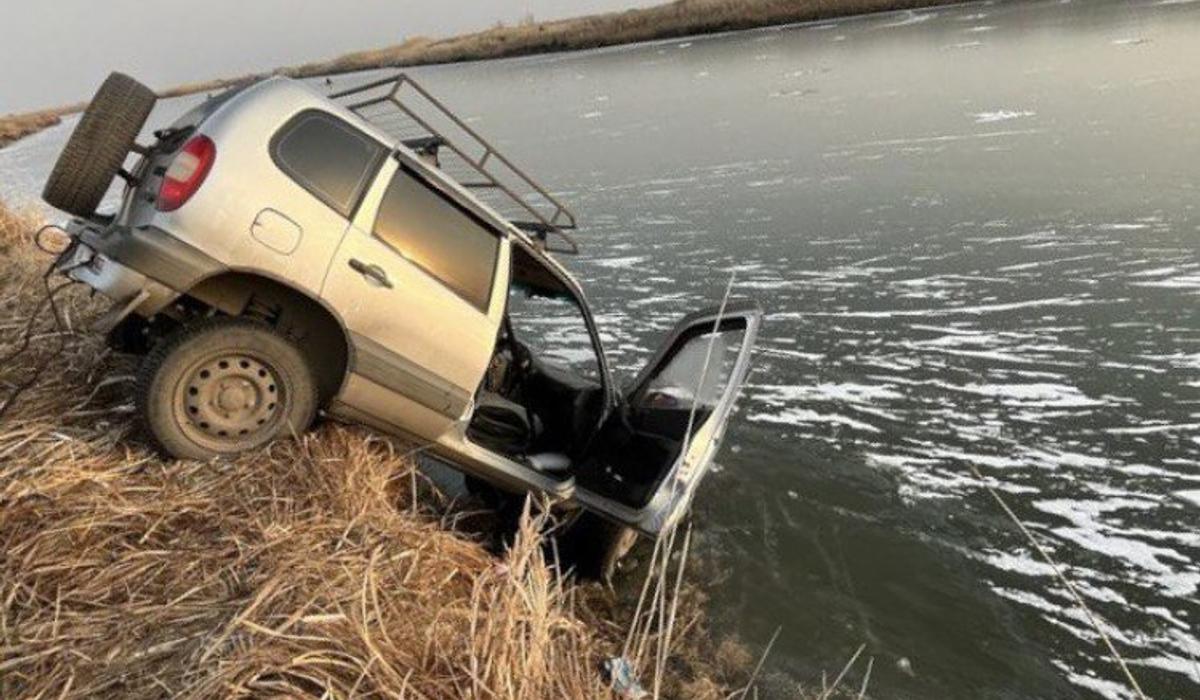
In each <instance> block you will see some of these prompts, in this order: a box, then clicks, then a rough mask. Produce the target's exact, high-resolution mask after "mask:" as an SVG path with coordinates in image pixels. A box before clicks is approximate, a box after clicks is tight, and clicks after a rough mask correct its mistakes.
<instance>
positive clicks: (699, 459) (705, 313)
mask: <svg viewBox="0 0 1200 700" xmlns="http://www.w3.org/2000/svg"><path fill="white" fill-rule="evenodd" d="M762 313H763V312H762V307H760V306H759V305H758V303H757V302H755V301H753V300H738V301H730V302H728V303H726V304H723V305H721V306H715V307H709V308H705V309H701V310H699V311H696V312H694V313H691V314H688V315H687V316H684V317H683V318H682V319H680V321H679V322H678V323H676V325H675V327H674V328H672V329H671V331H670V332H669V333H668V334H667V336H666V337H665V338H664V339H663V341H662V342H661V344H660V345H659V346H658V349H657V350H656V351H655V353H654V355H653V356H652V357H651V359H650V360H649V361H648V362H647V363H646V364H645V365H644V366H643V367H642V369H641V371H640V372H639V373H638V375H637V377H636V378H635V379H634V380H633V382H632V383H631V384H630V385H629V389H628V390H626V391H625V392H624V395H623V397H622V400H623V401H628V400H629V398H630V397H632V396H635V395H637V394H638V393H639V392H640V391H641V389H642V388H644V387H645V386H646V384H647V383H648V382H649V381H650V379H651V378H652V377H654V376H655V375H656V374H657V372H658V369H659V368H660V367H662V365H663V364H664V363H665V362H667V361H668V360H670V359H671V358H672V357H673V356H674V353H673V352H672V350H675V349H676V348H675V346H676V344H677V342H678V341H679V339H680V338H681V337H683V336H684V335H686V334H687V333H688V332H689V331H691V330H692V329H693V328H696V327H701V328H703V327H704V326H705V325H708V326H710V327H711V328H713V329H716V328H717V327H718V326H719V325H720V324H721V323H724V322H726V321H727V320H729V319H734V318H744V319H745V324H746V326H745V333H744V335H743V337H742V343H741V346H740V347H739V349H738V356H737V360H736V361H735V362H734V366H733V368H732V370H731V371H730V376H729V382H728V384H727V385H726V387H725V389H724V391H723V393H722V395H721V398H720V400H719V401H718V402H717V404H716V406H714V407H713V410H712V412H711V413H710V414H709V416H708V419H707V420H706V421H705V423H704V425H702V426H699V427H696V428H694V429H693V430H692V433H691V435H690V436H689V438H690V439H689V440H688V443H687V445H686V449H684V450H681V452H680V454H679V455H678V456H677V457H676V458H675V461H674V462H673V463H672V464H671V466H670V467H669V468H668V469H667V471H666V473H665V474H664V475H663V478H662V480H661V481H660V482H659V484H658V486H657V487H656V488H655V492H654V495H653V496H651V498H650V500H649V501H647V503H646V505H644V506H641V507H639V508H635V507H631V506H627V505H625V504H623V503H620V502H618V501H615V500H613V499H611V498H608V497H606V496H602V495H600V494H598V493H596V492H594V491H591V490H589V489H588V488H586V487H585V486H582V485H579V484H577V485H576V488H575V494H574V497H575V500H576V501H578V502H579V504H580V505H582V506H583V507H584V508H586V509H588V510H590V511H592V512H594V513H596V514H597V515H600V516H602V517H605V518H608V519H610V520H613V521H615V522H619V523H622V524H624V525H627V526H629V527H631V528H634V529H635V530H638V531H639V532H641V533H642V534H645V535H649V536H652V537H657V536H659V535H661V534H662V533H664V532H666V531H667V530H668V529H669V528H670V527H672V526H674V525H675V524H676V523H678V522H679V519H680V518H682V516H683V514H684V513H685V512H687V509H688V506H689V505H690V504H691V502H692V499H693V498H694V497H695V494H696V489H697V487H698V486H699V484H700V482H701V481H702V480H703V479H704V476H705V474H707V472H708V470H709V468H710V467H711V466H712V462H713V458H714V457H715V456H716V452H717V450H718V449H720V445H721V440H722V438H723V437H724V434H725V429H726V427H727V426H728V423H729V418H730V415H731V414H732V412H733V408H734V405H735V404H736V402H737V399H738V396H739V394H740V392H741V388H742V385H743V384H744V383H745V381H746V377H747V376H748V375H749V372H750V363H751V355H752V351H753V348H754V343H755V341H756V339H757V337H758V330H759V328H760V327H761V325H762ZM710 332H711V331H710Z"/></svg>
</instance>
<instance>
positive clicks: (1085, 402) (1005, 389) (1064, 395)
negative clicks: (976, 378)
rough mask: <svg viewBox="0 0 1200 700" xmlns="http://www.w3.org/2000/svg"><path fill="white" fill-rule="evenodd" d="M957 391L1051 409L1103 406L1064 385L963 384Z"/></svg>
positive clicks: (1102, 403) (1101, 402)
mask: <svg viewBox="0 0 1200 700" xmlns="http://www.w3.org/2000/svg"><path fill="white" fill-rule="evenodd" d="M957 389H958V391H963V392H966V393H969V394H978V395H980V396H987V397H994V398H998V399H1000V400H1001V401H1006V402H1016V403H1021V404H1032V405H1036V406H1045V407H1053V408H1067V407H1071V408H1081V407H1088V406H1103V405H1104V402H1103V401H1097V400H1095V399H1093V398H1090V397H1088V396H1087V395H1086V394H1084V393H1083V392H1082V391H1080V390H1079V389H1077V388H1075V387H1073V386H1068V385H1065V384H1049V383H1038V384H965V385H962V386H960V387H957Z"/></svg>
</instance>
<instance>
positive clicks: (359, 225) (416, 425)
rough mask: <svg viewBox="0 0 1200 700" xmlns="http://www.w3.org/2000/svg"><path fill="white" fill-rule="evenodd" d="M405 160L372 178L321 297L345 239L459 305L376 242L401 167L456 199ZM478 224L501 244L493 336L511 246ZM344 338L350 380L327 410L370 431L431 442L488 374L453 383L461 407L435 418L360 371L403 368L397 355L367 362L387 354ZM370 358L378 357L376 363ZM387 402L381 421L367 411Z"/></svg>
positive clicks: (491, 308)
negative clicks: (372, 247) (368, 247)
mask: <svg viewBox="0 0 1200 700" xmlns="http://www.w3.org/2000/svg"><path fill="white" fill-rule="evenodd" d="M406 155H407V154H405V153H403V152H400V151H393V152H392V153H391V154H390V155H389V157H387V158H386V159H385V160H384V162H383V163H382V165H381V166H380V168H379V169H378V171H377V172H376V174H375V179H374V180H373V181H372V182H371V184H370V185H369V186H368V187H367V191H366V194H365V195H364V196H363V198H362V200H361V202H360V203H359V206H358V208H357V210H356V211H355V214H354V217H353V219H352V220H351V221H350V225H349V226H348V227H347V229H346V232H345V234H344V235H343V240H342V241H340V242H339V244H338V248H337V249H336V250H335V252H334V254H333V255H332V256H331V257H330V261H329V267H328V268H327V269H326V272H325V279H324V282H323V284H322V294H323V295H324V291H325V289H327V288H328V285H329V282H330V275H331V274H334V266H335V265H337V263H338V261H339V260H340V259H341V248H342V246H343V245H344V244H345V243H346V237H348V236H368V237H370V238H371V239H373V241H374V243H375V244H376V245H378V246H379V247H380V248H381V249H384V250H386V251H387V254H388V255H393V256H396V258H397V259H400V260H404V261H405V264H407V265H409V266H411V267H412V268H413V270H415V271H416V274H420V275H423V276H425V277H428V278H429V279H430V280H431V281H432V282H433V283H434V284H437V285H440V286H442V287H443V288H444V289H445V291H446V293H447V294H451V295H455V296H459V298H460V299H461V296H460V295H458V293H457V292H456V291H455V290H453V289H452V288H450V287H449V286H447V285H446V284H445V283H444V282H443V281H442V280H440V279H438V278H437V276H436V275H433V274H432V273H430V272H428V271H426V270H424V269H423V268H421V267H420V266H419V265H416V264H415V263H413V262H412V261H411V260H408V259H407V258H406V256H404V254H403V253H402V252H400V251H398V250H396V249H395V248H394V247H393V246H391V245H389V244H387V243H386V242H385V241H383V240H381V239H378V237H377V236H376V235H375V232H374V225H375V220H376V218H377V217H378V215H379V211H380V208H381V205H382V203H383V200H384V196H385V194H386V192H387V190H388V188H389V186H390V185H391V182H392V179H393V177H395V175H396V174H397V173H398V172H400V170H401V167H402V166H404V165H407V166H408V170H409V171H411V172H412V173H414V174H415V177H417V178H419V179H420V180H421V181H422V183H423V184H425V185H426V186H428V187H429V188H430V189H431V190H433V191H434V192H436V193H437V194H438V195H439V196H442V197H444V198H446V199H448V200H449V201H451V202H452V203H453V202H454V198H452V197H451V196H450V195H448V194H447V193H446V192H445V191H444V189H443V188H442V187H439V186H438V185H439V183H437V182H435V181H434V179H433V178H432V177H429V176H427V174H426V172H425V168H424V167H423V166H421V165H419V164H414V163H413V162H412V161H413V159H410V158H406V157H405V156H406ZM464 214H466V212H464ZM482 223H483V224H484V225H485V226H487V228H488V229H489V231H491V233H493V234H494V235H495V236H496V237H497V239H498V241H499V245H498V248H497V257H496V262H495V264H494V266H493V270H492V280H491V293H490V296H489V302H488V307H487V310H486V312H485V313H484V318H486V319H487V321H488V323H489V324H490V325H494V326H495V330H496V332H498V331H499V327H500V319H501V318H502V317H503V314H504V309H505V305H506V303H507V301H506V298H505V295H506V293H507V289H508V283H509V278H508V275H509V272H508V271H509V268H510V265H509V260H510V241H509V240H508V236H507V235H506V233H505V232H504V231H503V230H501V229H497V228H496V227H494V226H490V225H487V222H486V221H484V222H482ZM464 303H468V302H464ZM347 323H348V324H349V319H347ZM347 333H348V335H349V336H350V339H351V346H352V350H351V357H352V361H351V367H350V371H349V372H348V378H347V380H346V382H344V383H343V386H342V390H341V392H340V393H339V395H338V397H337V398H336V404H335V406H333V407H332V409H331V412H332V413H334V414H336V415H341V416H344V417H347V418H350V419H353V420H356V421H359V422H363V423H366V424H368V425H372V426H374V427H377V428H380V429H382V430H385V431H387V432H392V433H401V434H405V435H408V436H410V437H414V438H417V439H420V440H433V439H436V438H437V437H438V435H440V434H442V433H445V432H449V431H450V430H451V429H452V428H453V426H454V425H455V424H456V423H458V422H460V421H461V420H462V419H463V417H464V416H465V415H468V414H469V413H470V411H471V408H472V406H473V403H474V394H475V390H476V389H477V387H478V385H479V383H480V382H482V380H483V375H484V372H485V371H486V363H484V364H483V366H482V367H481V369H480V371H479V376H477V377H474V378H473V379H472V382H473V384H472V385H471V386H458V385H457V383H455V388H456V390H458V391H457V392H456V393H460V394H462V395H463V396H462V398H461V400H460V402H461V404H462V410H461V411H456V412H455V415H454V416H451V415H449V414H446V413H441V414H439V415H434V414H438V412H437V411H435V410H433V409H430V408H429V407H428V406H427V405H424V404H422V403H421V402H420V401H417V400H414V398H413V397H412V396H411V395H408V394H406V393H404V392H402V391H400V390H398V389H397V388H396V387H398V386H399V385H400V383H399V382H395V383H392V384H394V386H385V385H382V384H380V383H379V382H378V381H375V380H372V379H371V378H370V377H368V376H366V375H364V371H363V370H364V369H367V370H368V371H370V370H371V365H372V364H374V365H384V366H382V367H375V368H374V369H375V370H384V371H386V370H387V369H388V368H389V366H390V365H391V364H397V365H399V364H404V363H403V362H400V363H394V362H392V360H395V359H396V358H394V357H391V356H392V355H394V354H395V353H389V352H382V353H380V352H376V353H373V354H372V353H368V354H367V355H368V356H364V353H363V352H362V347H360V346H364V345H371V346H372V349H373V350H376V351H379V350H383V351H386V350H388V349H387V348H386V347H382V344H381V343H379V342H378V341H375V340H374V339H367V341H368V342H367V343H363V340H364V338H366V337H365V336H362V335H361V334H356V333H355V332H354V331H353V329H352V328H351V327H349V325H348V326H347ZM492 335H494V334H492ZM491 350H492V348H491V347H489V348H488V352H489V353H490V352H491ZM374 355H380V356H379V357H374ZM489 357H490V354H489ZM389 358H391V359H389ZM407 364H408V365H415V363H411V362H409V363H407ZM409 369H417V370H419V369H423V368H421V367H416V366H410V367H409ZM430 374H432V373H430ZM446 383H447V384H449V383H453V382H448V381H447V382H446ZM389 401H393V402H395V403H394V404H393V405H392V406H391V407H390V409H389V410H388V411H387V414H388V415H380V412H379V411H378V410H374V411H373V410H371V409H369V408H368V406H380V405H384V404H386V403H388V402H389Z"/></svg>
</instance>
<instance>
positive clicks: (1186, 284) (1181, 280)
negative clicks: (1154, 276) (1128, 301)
mask: <svg viewBox="0 0 1200 700" xmlns="http://www.w3.org/2000/svg"><path fill="white" fill-rule="evenodd" d="M1133 285H1134V286H1135V287H1159V288H1162V289H1200V273H1196V274H1190V275H1179V276H1177V277H1168V278H1166V279H1161V280H1155V281H1153V282H1134V283H1133Z"/></svg>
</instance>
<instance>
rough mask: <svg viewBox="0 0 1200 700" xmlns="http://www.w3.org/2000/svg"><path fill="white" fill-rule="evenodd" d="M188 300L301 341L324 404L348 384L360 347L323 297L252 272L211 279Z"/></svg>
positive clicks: (194, 287)
mask: <svg viewBox="0 0 1200 700" xmlns="http://www.w3.org/2000/svg"><path fill="white" fill-rule="evenodd" d="M183 296H186V297H189V298H191V299H193V300H195V301H197V302H200V303H201V304H203V305H205V306H208V307H210V308H212V309H215V310H217V311H219V312H221V313H224V314H227V315H230V316H244V317H251V318H259V319H261V320H263V321H265V322H267V323H269V324H270V325H272V326H274V327H275V328H276V329H277V330H278V331H280V332H281V333H283V334H284V335H285V336H287V337H288V338H290V339H292V340H294V341H296V344H297V346H298V347H299V348H300V350H301V351H302V352H303V353H304V356H305V357H306V358H307V360H308V362H309V366H310V368H311V369H312V371H313V374H314V376H315V377H316V380H317V386H318V395H319V398H320V401H321V404H322V405H325V404H327V403H328V402H329V400H330V399H332V398H333V397H334V396H336V395H337V393H338V392H339V391H340V390H341V388H342V385H343V384H344V383H345V381H346V377H347V376H348V375H349V370H350V367H352V366H353V364H352V362H353V353H354V348H353V346H352V345H351V343H350V337H349V333H348V332H347V331H346V324H345V323H344V321H343V320H342V318H341V316H340V315H339V314H338V313H337V312H336V311H334V310H333V309H332V308H331V307H330V306H329V304H327V303H326V302H325V301H323V300H322V299H320V298H319V297H316V296H314V295H313V294H311V293H309V292H307V291H305V290H302V289H300V288H298V287H296V286H295V285H293V284H290V283H288V282H286V281H284V280H282V279H280V278H279V277H277V276H275V275H272V274H270V273H267V272H264V271H261V270H252V269H226V270H222V271H221V272H217V273H215V274H212V275H209V276H207V277H204V278H202V279H200V280H199V281H197V282H196V283H195V284H193V285H192V286H191V287H190V288H189V289H187V290H186V291H184V292H183Z"/></svg>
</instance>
